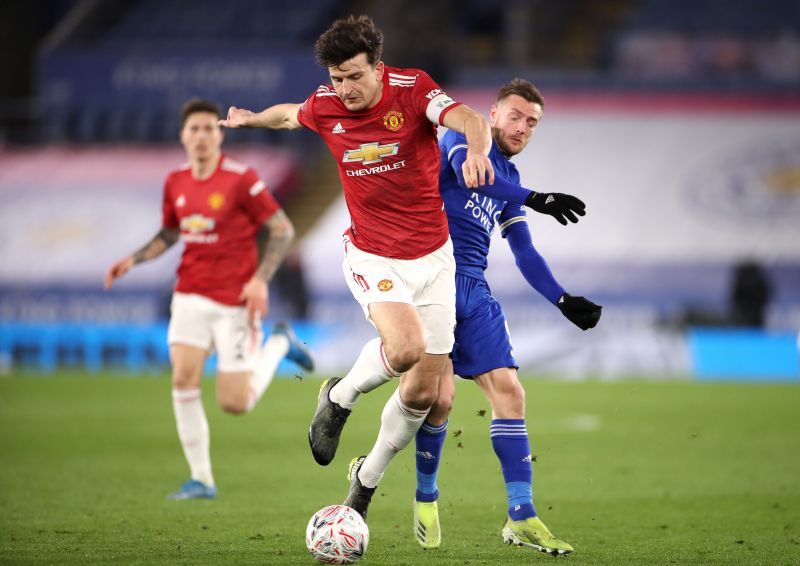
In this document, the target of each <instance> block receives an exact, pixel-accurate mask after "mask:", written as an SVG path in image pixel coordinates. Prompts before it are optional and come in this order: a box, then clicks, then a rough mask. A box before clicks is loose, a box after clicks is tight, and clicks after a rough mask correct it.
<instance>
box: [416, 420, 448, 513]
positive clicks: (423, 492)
mask: <svg viewBox="0 0 800 566" xmlns="http://www.w3.org/2000/svg"><path fill="white" fill-rule="evenodd" d="M446 437H447V421H445V422H444V424H442V425H439V426H435V425H432V424H430V423H429V422H428V421H425V422H424V423H422V426H421V427H420V429H419V431H417V437H416V440H417V496H416V497H417V501H436V500H437V499H439V487H438V486H437V485H436V475H437V474H438V472H439V460H440V458H441V456H442V446H444V439H445V438H446Z"/></svg>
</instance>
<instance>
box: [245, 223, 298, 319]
mask: <svg viewBox="0 0 800 566" xmlns="http://www.w3.org/2000/svg"><path fill="white" fill-rule="evenodd" d="M264 228H266V230H267V234H268V235H267V237H266V241H265V242H264V243H263V244H262V245H261V246H259V248H260V249H261V248H262V247H263V251H261V250H260V251H261V254H260V255H261V261H260V262H259V264H258V267H257V268H256V272H255V273H254V274H253V277H252V278H251V279H250V281H248V282H247V284H245V286H244V288H243V289H242V294H241V298H242V299H243V300H244V301H245V303H246V305H247V314H248V316H249V318H250V320H251V321H254V320H255V319H257V318H260V317H262V316H264V315H266V314H267V309H268V307H269V305H268V287H267V283H269V281H271V280H272V276H273V275H275V272H276V271H277V270H278V266H280V264H281V262H282V261H283V258H284V257H285V256H286V252H288V251H289V246H290V245H291V243H292V240H293V239H294V226H293V225H292V222H291V221H290V220H289V218H288V217H287V216H286V213H285V212H283V210H280V209H279V210H278V211H277V212H275V214H273V215H272V216H270V217H269V218H268V219H267V221H266V222H264Z"/></svg>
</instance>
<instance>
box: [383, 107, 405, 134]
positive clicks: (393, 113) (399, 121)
mask: <svg viewBox="0 0 800 566" xmlns="http://www.w3.org/2000/svg"><path fill="white" fill-rule="evenodd" d="M403 122H405V119H404V118H403V113H402V112H398V111H397V110H389V112H387V113H386V116H384V117H383V125H384V126H386V129H387V130H391V131H393V132H396V131H397V130H399V129H400V128H402V127H403Z"/></svg>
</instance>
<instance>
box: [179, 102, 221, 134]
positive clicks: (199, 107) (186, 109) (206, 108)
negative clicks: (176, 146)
mask: <svg viewBox="0 0 800 566" xmlns="http://www.w3.org/2000/svg"><path fill="white" fill-rule="evenodd" d="M195 112H208V113H210V114H214V115H216V116H217V118H219V117H220V116H221V114H220V112H219V106H217V105H216V104H214V103H213V102H211V101H210V100H205V99H203V98H192V99H191V100H187V101H186V102H185V103H184V105H183V106H182V107H181V128H183V127H184V126H185V125H186V120H188V119H189V116H191V115H192V114H194V113H195Z"/></svg>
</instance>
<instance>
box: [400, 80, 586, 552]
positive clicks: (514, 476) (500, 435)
mask: <svg viewBox="0 0 800 566" xmlns="http://www.w3.org/2000/svg"><path fill="white" fill-rule="evenodd" d="M543 106H544V99H543V98H542V95H541V94H540V93H539V91H538V90H537V89H536V87H534V86H533V85H532V84H531V83H529V82H527V81H524V80H522V79H514V80H512V81H511V82H509V83H507V84H506V85H504V86H503V87H502V88H501V89H500V91H499V93H498V95H497V100H496V103H495V105H494V106H493V107H492V111H491V115H490V122H491V125H492V137H493V147H492V150H491V153H490V154H489V158H490V159H491V161H492V166H493V167H494V171H495V182H494V187H493V189H494V191H496V192H495V194H498V193H499V192H501V191H506V194H509V195H511V194H514V189H516V190H517V191H519V190H521V189H523V188H522V187H521V186H520V176H519V173H518V172H517V169H516V167H515V166H514V164H513V163H511V161H510V159H511V157H513V156H514V155H517V154H518V153H520V152H521V151H522V150H523V149H524V148H525V146H526V145H527V144H528V142H529V141H530V138H531V136H532V135H533V133H534V131H535V130H536V126H537V124H538V123H539V120H540V119H541V117H542V108H543ZM439 145H440V149H441V167H440V177H439V190H440V192H441V194H442V199H443V200H444V203H445V210H446V212H447V220H448V224H449V227H450V235H451V238H452V240H453V248H454V254H455V258H456V289H457V295H456V331H455V341H456V343H455V346H454V347H453V352H452V354H451V358H452V364H451V366H450V367H449V371H448V372H447V375H445V376H443V377H442V380H441V382H440V386H439V398H438V399H437V401H436V403H435V404H434V406H433V408H432V409H431V411H430V413H429V414H428V416H427V418H426V420H425V422H424V423H423V425H422V428H421V429H420V430H419V432H418V433H417V436H416V444H417V457H416V462H417V492H416V497H415V501H414V532H415V536H416V538H417V540H418V542H419V543H420V544H421V545H422V546H423V547H426V548H436V547H438V546H439V545H440V544H441V529H440V526H439V517H438V508H437V499H438V496H439V491H438V488H437V483H436V476H437V470H438V466H439V459H440V456H441V452H442V446H443V444H444V439H445V435H446V429H447V417H448V415H449V413H450V408H451V405H452V401H453V397H454V394H455V384H454V379H453V372H455V373H456V374H458V375H459V376H461V377H463V378H467V379H472V380H473V381H475V383H477V384H478V386H479V387H480V388H481V389H482V390H483V392H484V394H485V395H486V398H487V399H488V401H489V404H490V405H491V407H492V425H491V438H492V446H493V447H494V451H495V453H496V454H497V457H498V459H499V460H500V464H501V467H502V470H503V477H504V479H505V484H506V492H507V497H508V518H507V519H506V523H505V525H504V527H503V531H502V536H503V539H504V541H505V542H506V543H508V544H517V545H521V546H527V547H532V548H535V549H537V550H540V551H542V552H545V553H548V554H552V555H559V554H569V553H570V552H572V550H573V549H572V546H570V545H569V544H567V543H566V542H564V541H562V540H559V539H558V538H556V537H555V536H553V535H552V533H550V531H549V530H548V529H547V527H546V526H545V525H544V523H542V521H541V520H540V519H539V517H538V516H537V513H536V509H535V507H534V504H533V488H532V476H533V471H532V465H531V459H532V458H531V448H530V442H529V440H528V432H527V429H526V427H525V390H524V388H523V387H522V384H521V383H520V381H519V378H518V377H517V368H518V366H517V362H516V361H515V359H514V356H513V354H512V351H511V342H510V339H509V335H508V329H507V325H506V320H505V315H504V314H503V309H502V307H501V306H500V304H499V303H498V302H497V301H495V299H494V297H492V294H491V291H490V289H489V286H488V284H487V283H486V279H485V278H484V270H485V269H486V265H487V256H488V254H489V242H490V238H491V234H492V232H493V231H494V229H495V227H496V226H498V225H499V227H500V234H501V235H502V236H503V237H504V238H505V239H506V240H507V241H508V243H509V245H510V246H511V250H512V252H513V253H514V257H515V259H516V263H517V266H518V267H519V270H520V271H521V272H522V275H523V276H524V277H525V279H526V280H527V281H528V283H529V284H530V285H531V286H532V287H533V288H534V289H536V291H538V292H539V293H540V294H541V295H543V296H544V297H545V298H547V300H548V301H550V302H551V303H553V304H554V305H555V306H557V307H558V308H559V309H560V310H561V312H562V313H563V314H564V316H565V317H567V318H568V319H569V320H570V321H571V322H573V323H574V324H575V325H577V326H578V327H579V328H581V329H582V330H587V329H589V328H593V327H594V326H595V325H596V324H597V322H598V320H599V319H600V312H601V307H600V306H599V305H596V304H594V303H592V302H591V301H588V300H586V299H585V298H583V297H573V296H571V295H569V294H567V293H566V292H565V291H564V289H563V288H562V287H561V285H559V283H558V282H557V281H556V279H555V277H553V274H552V272H551V271H550V268H549V267H548V265H547V263H546V262H545V261H544V259H543V258H542V256H541V255H539V253H538V252H537V251H536V249H535V248H534V246H533V243H532V241H531V234H530V231H529V229H528V223H527V221H526V214H525V207H523V206H520V205H519V204H511V203H510V202H507V201H503V200H499V199H498V198H497V197H489V196H487V195H485V194H478V193H477V192H474V190H473V189H468V188H467V185H466V184H465V182H464V179H463V176H462V174H461V164H462V163H463V161H464V159H465V157H466V149H467V145H466V142H465V140H464V136H463V135H462V134H459V133H457V132H454V131H452V130H450V131H448V132H447V133H446V134H445V135H444V137H443V138H442V140H441V141H440V144H439ZM501 194H502V193H501ZM525 202H526V204H527V205H528V206H529V207H531V208H533V209H534V210H536V211H538V212H542V213H545V214H550V215H552V216H553V217H555V218H556V219H557V220H558V221H559V222H561V223H562V224H567V220H570V221H572V222H576V221H577V217H575V215H574V214H573V212H576V213H577V214H580V215H582V214H583V212H584V206H583V203H582V202H580V200H578V199H576V198H575V197H572V196H570V195H564V194H560V193H539V192H534V191H531V192H530V193H529V194H528V196H527V198H526V200H525Z"/></svg>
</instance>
